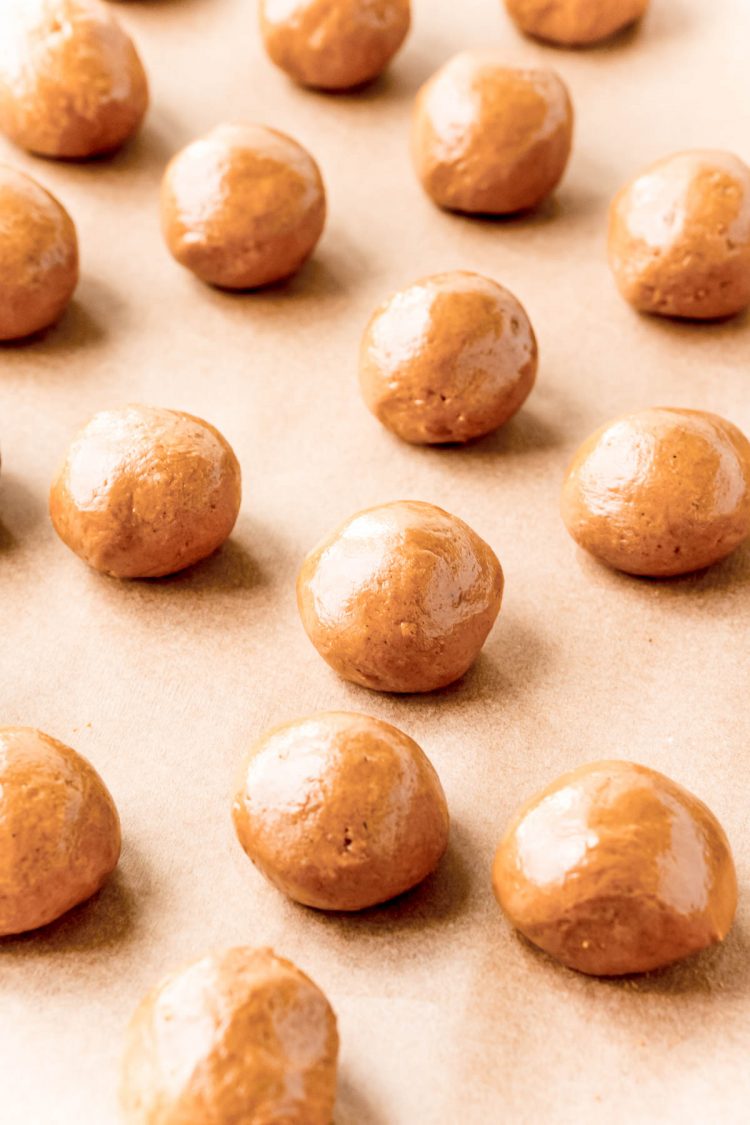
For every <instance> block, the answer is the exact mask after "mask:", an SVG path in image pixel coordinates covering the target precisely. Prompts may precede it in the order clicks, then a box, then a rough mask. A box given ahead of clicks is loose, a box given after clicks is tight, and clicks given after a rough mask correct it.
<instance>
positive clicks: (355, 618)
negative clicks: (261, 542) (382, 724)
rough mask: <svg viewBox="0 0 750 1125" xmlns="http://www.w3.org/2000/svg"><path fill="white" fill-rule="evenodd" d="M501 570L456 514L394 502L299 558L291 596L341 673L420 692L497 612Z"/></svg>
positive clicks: (469, 649) (472, 644)
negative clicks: (295, 584)
mask: <svg viewBox="0 0 750 1125" xmlns="http://www.w3.org/2000/svg"><path fill="white" fill-rule="evenodd" d="M502 594H503V572H502V568H501V566H500V563H499V562H498V560H497V557H496V556H495V553H494V552H493V551H492V549H491V548H490V547H489V546H488V545H487V544H486V543H485V542H484V540H483V539H480V537H479V536H478V535H477V534H476V532H475V531H472V529H471V528H470V527H469V526H468V525H467V524H465V523H464V522H463V520H460V519H458V518H457V517H456V516H452V515H450V514H449V513H448V512H444V511H443V509H442V508H437V507H435V506H434V505H433V504H424V503H421V502H419V501H409V500H402V501H399V502H397V503H395V504H382V505H380V506H379V507H376V508H368V509H367V510H366V511H363V512H358V513H357V514H356V515H354V516H352V517H351V518H350V519H348V520H346V521H345V523H343V524H341V526H340V527H338V528H337V529H336V530H335V531H334V532H333V534H331V535H329V536H328V537H327V538H326V539H324V540H323V542H322V543H320V544H319V545H318V546H317V547H316V548H315V550H313V551H312V552H311V553H310V554H309V555H308V556H307V558H306V559H305V561H304V563H303V565H302V569H301V570H300V573H299V576H298V578H297V604H298V606H299V611H300V616H301V618H302V624H303V625H304V627H305V630H306V632H307V635H308V637H309V638H310V640H311V641H312V643H313V644H314V646H315V648H316V649H317V650H318V652H319V653H320V655H321V656H322V657H323V659H324V660H326V661H327V662H328V664H330V666H331V667H332V668H333V669H334V670H335V671H336V672H338V674H339V675H340V676H343V678H344V679H345V680H351V681H352V682H353V683H356V684H362V685H363V686H364V687H369V688H373V689H374V690H375V691H393V692H422V691H434V690H435V689H436V688H441V687H445V686H446V685H447V684H450V683H452V682H453V681H454V680H457V679H459V678H460V677H461V676H463V674H464V672H466V671H468V669H469V668H470V667H471V665H472V664H473V663H474V661H475V660H476V658H477V656H478V655H479V651H480V649H481V648H482V645H483V644H484V642H485V640H486V639H487V636H488V634H489V632H490V629H491V628H492V626H493V624H494V622H495V618H496V617H497V615H498V613H499V612H500V603H501V600H502Z"/></svg>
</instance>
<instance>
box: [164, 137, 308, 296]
mask: <svg viewBox="0 0 750 1125" xmlns="http://www.w3.org/2000/svg"><path fill="white" fill-rule="evenodd" d="M161 217H162V229H163V231H164V237H165V238H166V240H167V246H168V247H169V249H170V251H171V253H172V254H173V256H174V257H175V258H176V259H177V261H178V262H179V263H180V264H181V265H183V266H185V267H186V268H187V269H189V270H192V272H193V273H194V274H197V276H198V277H200V278H201V280H203V281H206V282H208V283H209V284H211V285H218V286H221V287H222V288H225V289H255V288H258V287H259V286H262V285H270V284H271V283H272V282H274V281H281V280H283V279H284V278H286V277H290V276H291V275H292V274H293V273H295V272H296V271H297V270H298V269H299V268H300V266H301V265H302V264H303V263H304V262H305V261H306V260H307V259H308V258H309V256H310V254H312V252H313V250H314V249H315V246H316V244H317V242H318V239H319V238H320V236H321V234H322V232H323V227H324V225H325V217H326V196H325V188H324V187H323V181H322V179H321V176H320V171H319V169H318V166H317V164H316V163H315V161H314V160H313V158H312V156H310V154H309V153H308V152H307V151H306V150H305V149H304V148H302V146H301V145H299V144H297V142H296V141H293V140H292V139H291V137H287V136H285V135H284V133H278V132H277V131H276V130H275V129H266V128H265V127H264V126H262V125H219V126H218V127H217V128H216V129H213V130H212V131H211V132H210V133H208V134H207V136H205V137H203V138H201V139H200V140H197V141H193V142H192V144H189V145H188V146H187V148H184V149H183V150H182V152H179V153H178V154H177V156H175V157H174V159H173V160H172V161H171V163H170V164H169V166H168V167H167V170H166V172H165V174H164V180H163V182H162V189H161Z"/></svg>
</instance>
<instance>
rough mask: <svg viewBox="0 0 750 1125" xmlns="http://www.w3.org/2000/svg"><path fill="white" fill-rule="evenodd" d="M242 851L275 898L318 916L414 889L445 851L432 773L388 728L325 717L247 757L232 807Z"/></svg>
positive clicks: (296, 725)
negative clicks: (284, 898)
mask: <svg viewBox="0 0 750 1125" xmlns="http://www.w3.org/2000/svg"><path fill="white" fill-rule="evenodd" d="M233 816H234V824H235V828H236V830H237V836H238V838H239V841H240V843H241V844H242V847H243V848H244V849H245V851H246V852H247V854H248V856H249V857H250V859H251V860H252V861H253V863H254V864H255V865H256V867H257V868H258V869H259V870H260V871H261V872H262V873H263V874H264V875H265V876H266V878H267V879H269V880H270V881H271V882H272V883H273V884H274V885H275V886H276V887H278V888H279V890H281V891H283V892H284V893H285V894H287V895H289V896H290V898H293V899H295V900H296V901H297V902H301V903H303V904H304V905H305V906H314V907H317V908H318V909H319V910H362V909H364V908H365V907H368V906H375V905H376V904H377V903H381V902H387V901H388V900H389V899H392V898H395V897H396V895H400V894H403V893H404V891H408V890H411V888H412V887H415V886H416V885H417V883H421V882H422V880H423V879H425V878H426V877H427V876H428V875H429V874H430V873H431V872H432V871H434V869H435V868H436V867H437V865H438V863H439V861H440V859H441V857H442V855H443V853H444V852H445V849H446V847H447V845H448V807H447V805H446V802H445V795H444V793H443V789H442V786H441V785H440V781H439V779H438V776H437V774H436V773H435V770H434V769H433V768H432V765H431V764H430V762H429V760H428V759H427V757H426V756H425V754H424V753H423V752H422V750H420V748H419V746H417V744H416V742H414V741H412V739H411V738H409V737H408V736H407V735H405V734H403V733H402V732H401V731H400V730H397V729H396V727H393V726H391V725H390V723H384V722H381V721H380V720H379V719H373V718H369V717H368V716H366V715H358V714H353V713H351V712H343V711H337V712H325V713H321V714H318V715H311V716H310V717H309V718H306V719H299V720H297V721H296V722H292V723H286V724H285V725H284V726H281V727H277V728H276V729H275V730H272V731H269V732H268V733H267V734H265V735H264V736H263V737H262V738H261V739H260V740H259V742H257V743H256V745H255V746H254V747H253V748H252V749H251V751H250V753H249V755H248V757H247V759H246V761H245V763H244V765H243V767H242V772H241V775H240V783H239V787H238V790H237V795H236V797H235V801H234V806H233Z"/></svg>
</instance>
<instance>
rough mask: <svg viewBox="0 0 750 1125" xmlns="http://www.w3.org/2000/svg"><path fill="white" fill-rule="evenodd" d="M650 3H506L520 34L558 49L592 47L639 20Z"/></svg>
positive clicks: (565, 0) (550, 0)
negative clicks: (543, 41) (556, 46)
mask: <svg viewBox="0 0 750 1125" xmlns="http://www.w3.org/2000/svg"><path fill="white" fill-rule="evenodd" d="M648 6H649V0H505V7H506V8H507V9H508V12H509V14H510V15H511V17H512V18H513V19H514V20H515V22H516V24H517V25H518V27H519V28H520V29H521V31H523V32H525V34H526V35H533V36H534V37H535V38H537V39H543V40H545V41H546V42H548V43H555V44H557V45H558V46H561V47H591V46H593V45H594V44H595V43H601V42H603V41H604V40H605V39H609V38H610V37H611V36H612V35H616V34H617V32H618V31H623V30H624V29H625V28H626V27H629V26H630V25H631V24H633V23H635V22H636V20H639V19H641V17H642V16H643V15H644V14H645V12H646V10H647V8H648Z"/></svg>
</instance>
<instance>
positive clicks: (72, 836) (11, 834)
mask: <svg viewBox="0 0 750 1125" xmlns="http://www.w3.org/2000/svg"><path fill="white" fill-rule="evenodd" d="M119 856H120V821H119V818H118V816H117V809H116V808H115V806H114V803H113V801H112V798H111V797H110V795H109V793H108V792H107V790H106V788H105V786H104V782H103V781H102V779H101V778H100V777H99V774H98V773H97V772H96V770H95V769H94V768H93V766H91V765H90V764H89V763H88V762H87V761H86V759H85V758H82V757H81V756H80V755H79V754H76V752H75V750H71V749H70V747H69V746H64V745H63V744H62V742H57V741H56V739H54V738H50V737H49V735H47V734H42V732H41V731H38V730H32V728H31V727H1V728H0V936H5V935H7V934H20V933H23V932H25V931H26V930H35V929H36V928H37V927H38V926H44V925H46V924H47V923H48V922H52V921H54V919H55V918H59V917H60V915H61V914H65V912H66V911H68V910H70V909H71V907H73V906H76V905H77V904H78V903H79V902H83V901H84V900H85V899H87V898H90V896H91V895H93V894H94V892H95V891H98V890H99V888H100V887H101V886H102V884H103V883H104V882H105V880H106V879H107V876H108V875H110V874H111V872H112V871H113V870H114V868H115V866H116V865H117V860H118V859H119Z"/></svg>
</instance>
